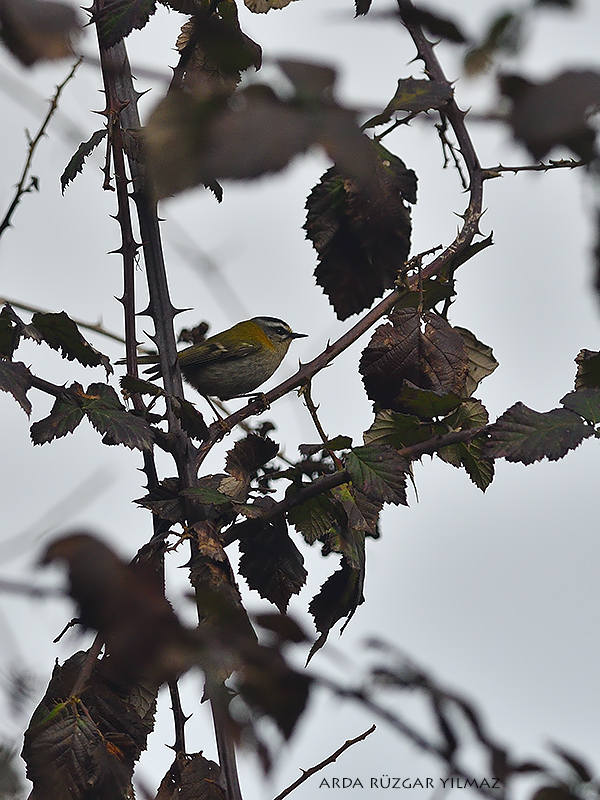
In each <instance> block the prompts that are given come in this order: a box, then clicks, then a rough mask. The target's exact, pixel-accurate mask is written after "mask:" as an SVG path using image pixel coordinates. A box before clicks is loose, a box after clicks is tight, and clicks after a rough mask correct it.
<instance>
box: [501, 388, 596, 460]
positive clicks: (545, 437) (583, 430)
mask: <svg viewBox="0 0 600 800" xmlns="http://www.w3.org/2000/svg"><path fill="white" fill-rule="evenodd" d="M488 430H489V432H490V439H489V441H488V443H487V445H486V448H485V455H486V456H487V457H488V458H505V459H506V460H507V461H519V462H521V463H522V464H533V462H534V461H540V460H541V459H542V458H547V459H549V460H550V461H557V460H558V459H559V458H562V457H563V456H565V455H566V454H567V453H568V452H569V450H574V449H575V448H576V447H578V446H579V445H580V444H581V442H582V441H583V440H584V439H586V438H587V437H588V436H591V435H592V434H593V433H594V429H593V428H592V427H591V426H590V425H585V424H584V423H583V422H582V420H581V417H580V416H578V415H577V414H575V413H574V412H572V411H569V410H568V409H566V408H555V409H553V410H552V411H547V412H545V413H541V412H539V411H533V410H532V409H531V408H527V406H525V405H523V403H515V405H514V406H511V407H510V408H509V409H508V410H507V411H505V412H504V414H502V416H501V417H499V418H498V420H497V421H496V422H495V423H494V424H493V425H491V426H490V428H489V429H488Z"/></svg>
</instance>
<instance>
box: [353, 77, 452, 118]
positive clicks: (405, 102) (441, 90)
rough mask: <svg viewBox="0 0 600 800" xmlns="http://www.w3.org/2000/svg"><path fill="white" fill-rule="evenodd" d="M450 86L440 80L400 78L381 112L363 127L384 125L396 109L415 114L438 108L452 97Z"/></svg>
mask: <svg viewBox="0 0 600 800" xmlns="http://www.w3.org/2000/svg"><path fill="white" fill-rule="evenodd" d="M452 93H453V91H452V87H451V86H450V84H448V83H443V82H442V81H428V80H424V79H420V80H417V79H416V78H401V79H400V80H399V81H398V86H397V88H396V93H395V94H394V96H393V97H392V99H391V100H390V102H389V103H388V104H387V106H386V107H385V108H384V110H383V111H382V112H381V114H377V115H376V116H374V117H371V119H369V120H368V121H367V122H365V123H364V125H363V128H375V127H376V126H377V125H385V124H386V122H389V121H390V120H391V119H392V117H393V116H394V114H395V113H396V112H397V111H406V112H409V113H412V114H417V113H419V112H420V111H427V110H428V109H430V108H440V107H441V106H442V105H443V104H444V103H446V102H447V101H448V100H449V99H450V98H451V97H452Z"/></svg>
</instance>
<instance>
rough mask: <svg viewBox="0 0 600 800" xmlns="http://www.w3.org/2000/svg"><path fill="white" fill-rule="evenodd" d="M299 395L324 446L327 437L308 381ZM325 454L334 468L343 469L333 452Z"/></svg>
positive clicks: (329, 451)
mask: <svg viewBox="0 0 600 800" xmlns="http://www.w3.org/2000/svg"><path fill="white" fill-rule="evenodd" d="M300 394H301V395H302V397H303V398H304V403H305V404H306V408H307V409H308V413H309V414H310V417H311V419H312V421H313V423H314V426H315V428H316V429H317V433H318V434H319V436H320V437H321V441H322V442H323V444H326V442H327V440H328V438H329V437H328V436H327V434H326V433H325V430H324V428H323V426H322V425H321V420H320V419H319V414H318V411H319V406H317V405H315V402H314V400H313V399H312V394H311V382H310V381H308V383H305V384H304V386H303V387H302V389H301V390H300ZM327 453H328V454H329V456H330V457H331V458H332V459H333V463H334V464H335V466H336V468H337V469H342V468H343V464H342V462H341V461H340V459H339V458H338V456H336V454H335V453H334V452H333V450H327Z"/></svg>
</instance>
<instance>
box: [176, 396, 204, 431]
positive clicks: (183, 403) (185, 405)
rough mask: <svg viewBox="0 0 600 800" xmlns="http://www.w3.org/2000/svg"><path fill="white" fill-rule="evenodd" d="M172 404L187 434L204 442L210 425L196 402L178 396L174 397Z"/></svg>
mask: <svg viewBox="0 0 600 800" xmlns="http://www.w3.org/2000/svg"><path fill="white" fill-rule="evenodd" d="M172 406H173V413H174V414H175V416H176V417H177V419H178V420H179V421H180V422H181V427H182V428H183V430H184V431H185V432H186V433H187V435H188V436H191V438H192V439H198V440H199V441H201V442H203V441H204V440H205V439H206V437H207V435H208V426H207V425H206V422H205V421H204V417H203V416H202V414H201V413H200V412H199V411H198V410H197V409H196V407H195V406H194V404H193V403H190V401H189V400H184V399H183V398H182V397H177V398H173V401H172Z"/></svg>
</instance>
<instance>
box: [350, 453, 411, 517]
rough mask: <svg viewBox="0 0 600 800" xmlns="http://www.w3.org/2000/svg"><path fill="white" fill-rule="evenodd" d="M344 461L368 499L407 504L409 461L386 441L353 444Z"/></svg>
mask: <svg viewBox="0 0 600 800" xmlns="http://www.w3.org/2000/svg"><path fill="white" fill-rule="evenodd" d="M344 463H345V467H346V469H347V470H348V472H349V473H350V476H351V478H352V483H353V485H354V486H356V488H357V489H358V490H359V491H360V492H362V493H363V494H365V495H366V496H367V497H368V498H369V499H370V500H374V501H376V502H377V501H378V502H381V503H393V504H394V505H399V504H401V505H408V502H407V499H406V473H407V471H408V464H407V462H406V461H405V459H403V458H402V457H401V456H399V455H398V453H397V452H396V451H395V450H394V448H393V447H390V446H389V445H385V444H370V445H365V446H364V447H355V448H353V450H351V451H350V452H349V453H347V454H346V456H345V457H344Z"/></svg>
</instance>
